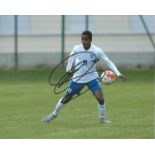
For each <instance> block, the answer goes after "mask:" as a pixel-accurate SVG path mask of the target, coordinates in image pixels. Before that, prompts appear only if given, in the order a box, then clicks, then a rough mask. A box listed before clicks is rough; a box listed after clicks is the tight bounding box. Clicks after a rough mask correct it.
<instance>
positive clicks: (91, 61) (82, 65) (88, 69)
mask: <svg viewBox="0 0 155 155" xmlns="http://www.w3.org/2000/svg"><path fill="white" fill-rule="evenodd" d="M96 60H100V61H102V62H105V63H106V64H107V65H108V67H109V68H110V69H111V70H112V71H113V72H114V73H115V74H116V75H117V76H119V75H121V73H120V72H119V71H118V69H117V68H116V66H115V65H114V63H113V62H112V61H111V60H110V59H109V58H108V57H107V56H106V55H105V53H104V52H103V50H102V49H100V48H99V47H97V46H95V45H94V44H91V47H90V48H89V49H88V50H85V49H84V48H83V45H82V44H80V45H76V46H74V48H73V50H72V51H71V53H70V56H69V59H68V64H67V67H66V71H67V72H69V71H71V70H72V67H74V66H75V70H77V71H76V72H75V73H74V75H73V81H74V82H77V83H87V82H89V81H91V80H94V79H96V78H98V77H99V75H98V72H97V70H96V63H95V61H96ZM73 64H74V65H73Z"/></svg>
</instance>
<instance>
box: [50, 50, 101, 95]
mask: <svg viewBox="0 0 155 155" xmlns="http://www.w3.org/2000/svg"><path fill="white" fill-rule="evenodd" d="M82 53H85V52H79V53H75V54H73V55H70V56H68V57H67V58H65V59H64V60H63V61H61V62H60V63H59V64H58V65H56V67H55V68H54V69H52V71H51V72H50V74H49V79H48V81H49V84H50V85H51V86H54V89H53V92H54V94H60V93H63V92H64V91H66V89H67V87H68V85H67V86H66V87H64V84H66V83H67V82H69V81H70V80H75V79H76V81H75V82H77V81H78V80H80V79H81V78H82V77H83V76H84V75H86V74H90V73H92V72H90V69H91V68H92V67H93V66H94V65H95V64H96V63H97V62H98V61H99V59H97V58H96V55H95V54H94V53H92V52H87V55H88V54H90V56H91V57H92V65H91V66H90V67H89V68H88V69H87V70H86V71H85V72H84V73H83V74H82V75H80V76H77V77H74V78H73V77H72V76H73V74H74V73H76V72H77V71H78V70H80V69H81V68H82V67H83V66H85V65H87V60H84V61H81V62H79V63H78V64H77V65H75V66H73V67H72V69H71V71H70V72H65V73H63V75H61V76H60V78H59V79H57V80H56V79H55V77H56V76H55V74H56V72H59V70H60V68H62V66H63V64H64V63H65V61H67V60H68V59H69V58H70V57H73V56H76V55H77V54H82ZM99 80H101V79H99ZM92 87H93V86H92ZM88 90H89V89H87V90H85V91H84V92H82V93H80V94H78V96H80V95H82V94H84V93H86V92H87V91H88ZM78 96H75V97H78ZM75 97H73V98H75Z"/></svg>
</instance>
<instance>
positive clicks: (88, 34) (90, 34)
mask: <svg viewBox="0 0 155 155" xmlns="http://www.w3.org/2000/svg"><path fill="white" fill-rule="evenodd" d="M81 35H87V36H88V38H89V39H90V40H92V33H91V32H90V31H83V32H82V34H81Z"/></svg>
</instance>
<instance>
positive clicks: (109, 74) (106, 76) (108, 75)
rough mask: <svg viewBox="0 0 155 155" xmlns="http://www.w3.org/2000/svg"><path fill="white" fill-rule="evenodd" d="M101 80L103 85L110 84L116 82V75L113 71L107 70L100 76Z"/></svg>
mask: <svg viewBox="0 0 155 155" xmlns="http://www.w3.org/2000/svg"><path fill="white" fill-rule="evenodd" d="M101 79H102V81H103V83H104V84H106V85H109V84H112V83H113V82H114V81H115V80H116V75H115V73H114V72H113V71H110V70H107V71H104V72H103V73H102V74H101Z"/></svg>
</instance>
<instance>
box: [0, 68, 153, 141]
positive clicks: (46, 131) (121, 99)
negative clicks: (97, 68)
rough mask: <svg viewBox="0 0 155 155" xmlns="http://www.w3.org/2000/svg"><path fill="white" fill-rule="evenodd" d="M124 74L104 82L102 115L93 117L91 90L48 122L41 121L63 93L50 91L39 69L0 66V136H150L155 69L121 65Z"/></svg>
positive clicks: (94, 108)
mask: <svg viewBox="0 0 155 155" xmlns="http://www.w3.org/2000/svg"><path fill="white" fill-rule="evenodd" d="M123 73H124V74H125V75H126V76H127V78H128V80H127V81H126V82H125V83H124V82H121V81H120V80H117V81H116V82H115V83H114V84H112V85H110V86H105V85H103V87H104V88H103V90H104V94H105V99H106V108H107V117H108V118H109V119H110V120H111V121H112V122H113V123H112V124H111V125H103V124H100V123H99V120H98V110H97V102H96V100H95V99H94V97H93V96H92V95H91V93H89V92H88V93H85V94H84V95H82V96H80V97H79V98H76V99H75V100H72V101H71V102H70V103H69V104H68V105H67V106H65V107H64V108H63V109H62V111H61V112H60V114H59V116H58V117H57V118H56V120H54V121H53V122H52V123H50V124H46V125H45V124H42V123H41V119H42V117H43V116H45V115H47V114H49V113H50V112H51V111H52V110H53V108H54V107H55V105H56V103H57V101H58V100H59V98H60V97H61V96H62V95H63V94H59V95H54V94H53V90H52V89H53V88H51V86H49V84H48V75H49V72H48V71H47V70H44V71H0V138H1V139H2V138H9V139H12V138H13V139H16V138H17V139H21V138H22V139H23V138H24V139H25V138H26V139H31V138H37V139H42V138H45V139H47V138H48V139H63V138H65V139H68V138H69V139H70V138H76V139H79V138H80V139H87V138H92V139H94V138H96V139H104V138H108V139H110V138H112V139H118V138H132V139H133V138H138V139H139V138H149V139H150V138H154V101H155V100H154V99H155V98H154V95H155V94H154V91H155V90H154V88H155V87H154V72H153V71H150V70H147V71H126V72H123Z"/></svg>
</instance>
